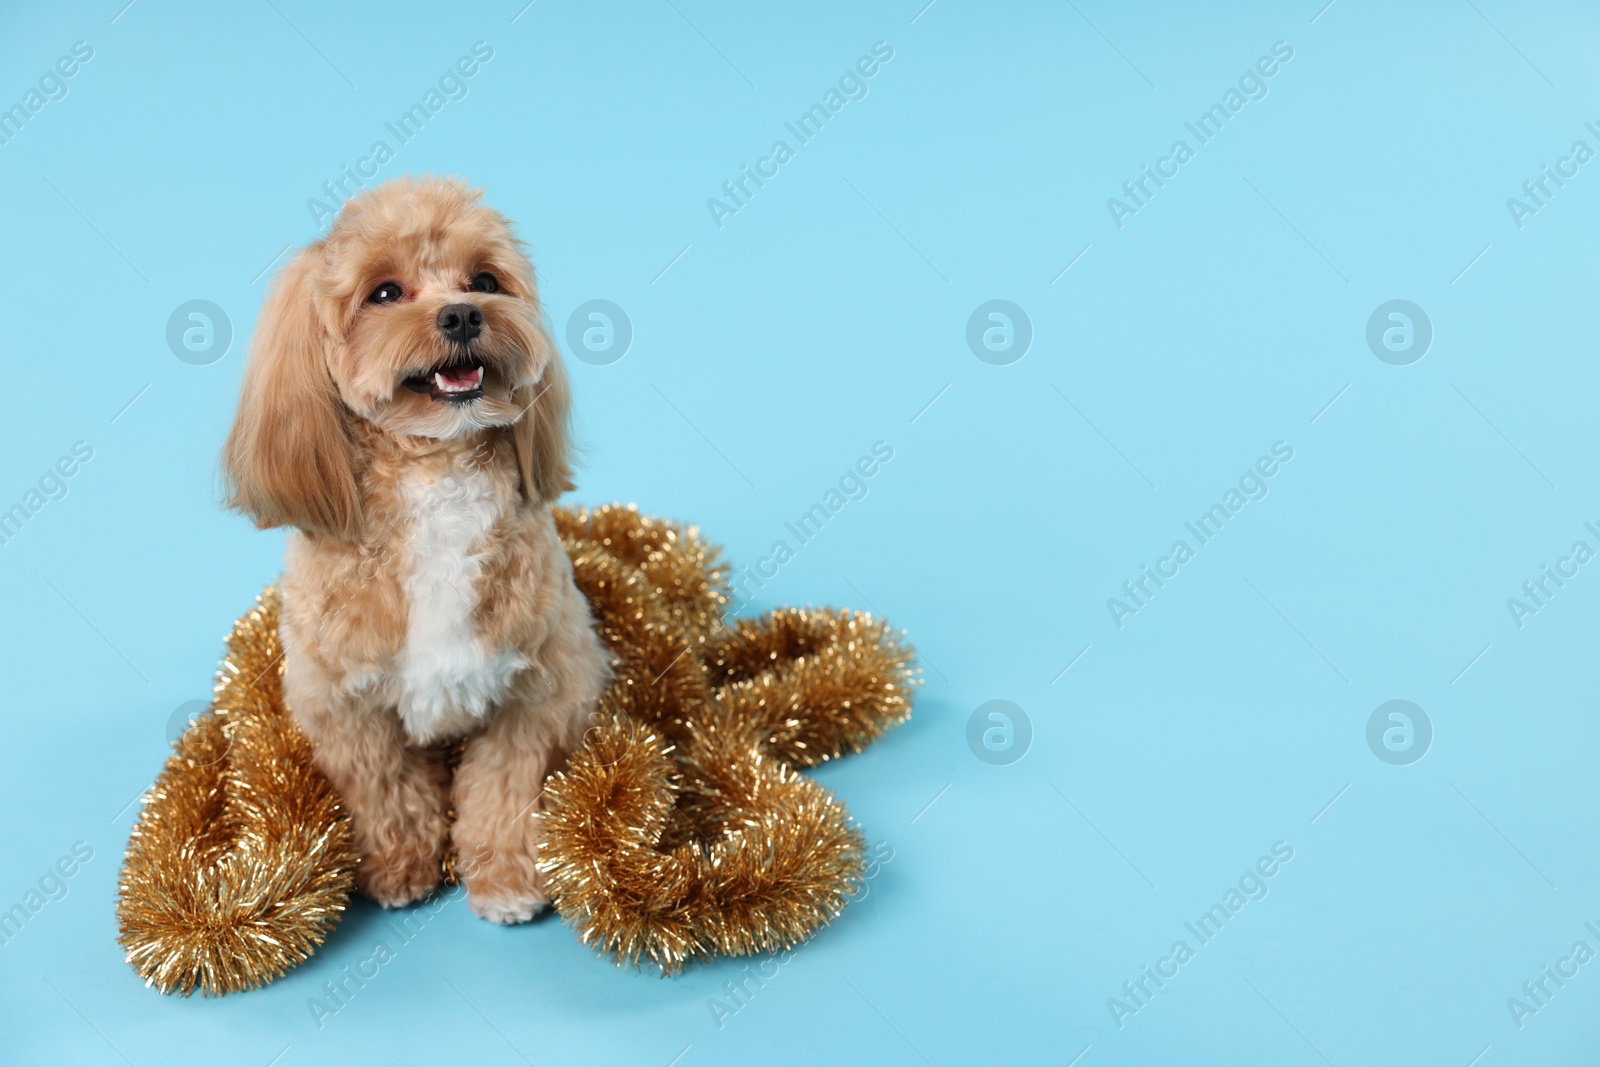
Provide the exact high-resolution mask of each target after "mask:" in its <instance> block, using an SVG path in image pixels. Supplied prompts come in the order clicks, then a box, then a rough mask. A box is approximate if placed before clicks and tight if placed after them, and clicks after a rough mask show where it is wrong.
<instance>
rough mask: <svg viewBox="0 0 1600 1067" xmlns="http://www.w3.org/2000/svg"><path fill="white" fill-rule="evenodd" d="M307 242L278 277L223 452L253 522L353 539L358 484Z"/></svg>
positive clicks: (315, 252)
mask: <svg viewBox="0 0 1600 1067" xmlns="http://www.w3.org/2000/svg"><path fill="white" fill-rule="evenodd" d="M321 255H322V245H321V243H320V242H318V243H317V244H314V245H311V246H310V247H308V248H306V249H305V250H304V251H302V252H301V253H300V255H299V256H297V257H296V258H295V259H294V261H293V262H291V263H290V264H289V265H288V266H287V267H285V268H283V270H282V271H281V272H280V273H279V274H278V277H277V278H276V279H275V280H274V281H273V285H272V290H271V292H270V293H268V295H267V301H266V304H265V305H264V306H263V307H262V309H261V318H260V320H259V323H258V325H257V328H256V336H255V339H254V340H253V341H252V342H251V345H250V365H249V366H248V367H247V368H246V369H245V375H244V389H243V390H242V392H241V394H240V397H239V414H238V415H237V416H236V417H235V419H234V422H233V430H232V432H230V433H229V434H228V443H227V445H226V446H225V447H224V448H223V453H222V464H223V475H224V479H225V482H226V491H227V503H228V506H229V507H231V508H233V509H235V510H237V511H241V512H243V513H244V514H246V515H248V516H250V517H251V518H252V519H254V520H255V523H256V525H257V526H259V527H261V528H263V529H265V528H267V527H270V526H297V527H299V528H300V529H302V530H305V531H307V532H310V533H320V534H328V535H331V536H334V537H340V538H347V539H352V540H353V539H355V538H357V537H359V536H360V529H361V490H360V487H359V485H358V484H357V482H356V471H355V466H356V458H355V448H354V445H353V443H352V441H351V437H350V427H349V423H348V419H349V417H350V416H349V414H348V413H347V412H346V411H345V409H344V405H343V403H342V402H341V401H340V399H339V394H338V390H337V389H336V388H335V386H334V384H333V378H332V376H331V374H330V373H329V370H328V360H327V348H328V345H329V338H328V335H327V332H326V331H325V330H324V329H323V326H322V322H321V320H320V318H319V317H318V315H317V313H316V307H315V303H314V301H313V293H312V288H311V285H312V283H311V273H312V271H313V270H314V269H315V267H316V265H317V263H318V261H319V260H320V258H321Z"/></svg>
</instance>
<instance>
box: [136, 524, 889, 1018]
mask: <svg viewBox="0 0 1600 1067" xmlns="http://www.w3.org/2000/svg"><path fill="white" fill-rule="evenodd" d="M555 518H556V524H557V528H558V530H559V532H560V535H561V538H562V542H563V544H564V545H565V547H566V549H567V552H568V555H569V556H570V557H571V560H572V567H573V575H574V578H575V580H576V581H577V584H578V587H579V589H581V590H582V591H583V593H584V594H585V596H587V597H588V599H589V601H590V606H591V610H592V612H593V615H594V619H595V625H596V627H597V629H598V631H599V633H600V636H601V638H602V640H603V641H604V642H605V644H606V646H607V648H608V649H609V650H610V651H611V653H612V656H613V661H614V668H615V680H614V681H613V683H612V685H611V686H610V687H609V688H608V689H607V691H606V692H605V694H604V695H603V696H602V699H601V704H600V708H599V709H598V711H597V712H596V716H595V725H594V726H593V728H592V729H590V731H589V732H588V735H587V736H586V737H585V739H584V742H583V744H582V745H581V746H580V747H579V749H578V751H576V752H575V753H573V755H572V756H571V758H570V759H569V761H568V764H567V766H566V768H565V769H564V770H563V771H561V772H560V773H558V774H557V775H555V776H553V777H552V778H551V780H550V782H549V784H548V786H547V789H546V804H547V811H546V814H545V816H544V833H545V843H544V847H543V853H542V857H541V863H540V868H541V870H542V871H543V873H544V877H545V885H546V891H547V892H548V893H549V895H550V897H551V900H552V902H553V903H554V905H555V907H556V909H557V911H559V912H560V913H561V915H562V916H563V917H564V918H565V919H566V920H567V921H568V922H569V923H571V924H572V925H573V926H574V927H575V928H576V929H577V930H578V932H579V934H580V936H581V937H582V939H583V941H584V942H585V943H586V944H590V945H593V946H594V947H596V948H597V949H599V950H600V951H603V952H605V953H607V954H609V955H611V956H613V957H614V958H615V959H616V960H617V961H618V962H623V963H635V964H637V963H639V962H641V961H644V960H649V961H651V962H652V963H654V964H656V965H657V966H659V967H660V968H661V969H662V970H663V971H664V972H666V973H672V972H675V971H677V970H678V969H679V968H681V967H682V966H683V964H684V963H685V962H686V961H688V960H692V959H696V958H703V957H707V956H710V955H713V954H716V953H727V954H733V955H740V954H748V953H754V952H761V951H767V950H771V949H776V948H781V947H784V946H789V945H793V944H796V943H798V942H800V941H803V940H804V939H805V938H806V937H808V936H810V934H811V933H812V932H813V931H815V930H816V928H817V927H818V926H820V925H822V924H823V923H826V922H828V921H829V920H830V919H832V918H833V917H834V916H836V915H838V914H839V912H840V911H841V910H842V908H843V906H844V904H845V902H846V900H847V897H848V894H849V893H850V892H851V890H852V888H853V885H854V883H855V881H856V879H858V878H859V877H860V874H861V872H862V870H863V866H864V849H863V842H862V839H861V836H860V834H859V832H858V831H857V830H856V829H855V828H854V827H853V825H852V824H851V822H850V820H849V817H848V815H847V814H846V812H845V810H844V807H843V806H842V805H841V804H840V803H839V802H838V801H837V800H836V799H834V797H833V796H832V795H831V794H830V793H829V792H828V791H827V790H826V789H824V788H822V787H821V786H819V785H817V784H816V783H815V782H813V781H811V780H809V779H807V778H805V777H803V776H801V775H800V774H799V773H798V770H797V768H800V767H807V766H814V765H816V764H818V763H821V762H823V761H825V760H829V759H833V758H835V757H838V756H841V755H843V754H845V753H847V752H857V751H860V750H861V749H862V748H863V747H865V746H866V745H867V744H868V743H870V742H871V741H872V740H873V739H874V738H876V737H878V736H879V735H880V734H882V733H883V731H884V730H886V729H888V728H889V727H890V726H893V725H894V724H896V723H898V722H900V721H903V720H904V719H905V718H906V717H907V716H908V715H909V714H910V695H911V691H912V689H913V687H914V686H915V685H916V683H917V678H916V672H915V670H914V669H913V668H912V666H911V653H910V652H909V650H908V649H907V648H906V646H905V645H903V644H902V643H901V642H900V641H899V639H898V635H897V634H896V633H895V632H894V631H893V630H891V629H890V628H889V627H888V626H887V624H885V623H884V622H883V621H882V620H877V619H873V618H872V617H870V616H868V615H865V614H861V613H858V612H850V611H810V610H805V611H802V610H798V609H792V608H786V609H781V610H779V611H775V612H773V613H771V614H770V615H768V616H765V617H764V618H762V619H758V620H749V619H743V620H738V621H737V622H734V623H733V624H732V625H724V623H723V619H722V615H723V612H724V611H725V610H726V607H727V605H728V603H729V598H728V595H727V589H726V585H725V568H724V567H723V566H722V565H721V564H720V563H719V562H718V560H717V552H716V550H715V549H714V548H713V547H711V546H709V545H707V544H705V543H704V542H702V541H701V540H700V538H699V535H698V532H697V531H696V530H694V529H693V528H688V529H685V528H682V527H679V526H677V525H675V524H673V523H670V522H666V521H663V520H661V519H655V518H650V517H648V516H643V515H640V514H639V513H638V511H637V509H635V508H632V507H623V506H619V505H608V506H606V507H602V508H598V509H595V510H592V511H566V510H557V511H555ZM277 609H278V601H277V595H276V592H275V591H274V590H272V589H270V588H269V589H268V590H267V591H266V592H265V593H263V594H262V596H261V597H260V598H259V600H258V601H257V603H256V605H255V607H253V608H252V609H251V610H250V611H249V612H248V613H247V614H246V615H245V616H244V617H243V618H241V619H240V620H239V622H238V623H237V624H236V625H235V627H234V630H233V633H232V635H231V636H230V637H229V639H228V652H227V655H226V657H225V658H224V660H223V664H222V667H221V669H220V671H219V675H218V682H217V687H216V693H215V698H214V700H213V704H212V708H211V711H210V712H209V713H207V714H206V715H205V716H203V717H201V718H200V719H199V720H198V721H197V722H196V723H195V724H193V725H192V726H191V727H190V728H189V730H188V731H187V732H186V733H185V734H184V735H183V737H182V738H180V739H179V741H178V743H177V745H176V750H175V752H174V754H173V756H172V757H171V758H170V759H169V760H168V761H167V766H166V768H165V769H164V770H163V771H162V773H161V776H160V777H159V778H158V779H157V781H156V784H155V785H154V786H153V787H152V788H151V790H150V792H149V793H147V794H146V796H145V798H144V800H145V803H144V810H143V812H142V813H141V815H140V817H139V821H138V824H137V825H136V827H135V829H134V832H133V836H132V838H131V840H130V841H129V846H128V853H127V858H126V860H125V862H124V865H123V870H122V876H121V882H120V891H119V896H118V902H117V912H118V921H119V927H120V933H119V937H118V940H119V941H120V943H121V944H122V945H123V947H124V948H125V949H126V950H127V958H128V962H129V963H130V964H132V965H133V967H134V968H135V970H136V971H137V972H138V973H139V974H140V976H141V977H143V978H144V979H145V980H146V983H147V984H150V985H153V986H155V987H156V988H158V989H159V990H161V992H163V993H168V992H172V991H174V990H178V991H181V992H183V993H185V994H189V993H192V992H193V991H194V990H195V989H196V988H198V989H200V990H202V991H203V992H205V993H208V994H220V993H226V992H232V991H234V990H239V989H248V988H253V987H255V986H259V985H262V984H264V983H266V982H268V981H271V980H272V979H273V978H276V977H278V976H279V975H282V974H283V973H285V972H286V971H287V970H288V969H289V968H290V967H292V966H295V965H296V964H298V963H300V962H302V961H304V960H305V959H306V958H307V957H308V956H310V954H311V953H312V952H313V951H314V950H315V949H316V947H317V946H318V945H320V944H321V943H322V941H323V940H324V938H326V937H327V935H328V932H329V931H330V930H331V929H332V927H333V926H334V924H335V923H337V922H338V919H339V917H340V915H341V913H342V912H343V910H344V907H345V904H346V903H347V901H348V899H349V895H350V892H351V888H352V885H353V871H354V869H355V865H356V859H357V857H356V854H355V850H354V846H353V843H352V840H351V836H350V831H349V824H348V821H347V819H346V817H345V816H344V814H343V812H342V811H341V809H340V806H339V801H338V798H337V796H336V795H335V794H334V792H333V789H332V787H331V786H330V785H329V784H328V782H327V781H326V780H325V779H324V778H323V777H322V775H321V774H320V773H318V772H317V770H316V769H315V767H314V766H313V765H312V762H311V749H310V744H309V742H308V741H307V740H306V739H305V738H304V737H303V736H302V735H301V734H300V732H299V730H298V729H296V727H295V726H294V723H293V721H292V719H291V718H290V717H289V716H288V715H287V714H286V713H285V711H284V707H283V699H282V690H281V672H282V662H281V659H282V654H281V649H280V648H279V645H278V635H277ZM447 873H448V872H447Z"/></svg>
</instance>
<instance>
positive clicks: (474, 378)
mask: <svg viewBox="0 0 1600 1067" xmlns="http://www.w3.org/2000/svg"><path fill="white" fill-rule="evenodd" d="M400 384H401V385H403V386H405V387H406V388H407V389H410V390H411V391H412V392H413V393H426V394H427V395H428V396H430V397H432V398H433V399H434V400H443V401H446V402H447V403H452V404H464V403H467V402H469V401H473V400H477V399H478V398H479V397H481V396H483V364H482V363H479V362H478V361H477V360H476V359H473V358H472V357H471V356H456V357H454V358H452V359H451V360H450V362H449V363H445V364H442V365H440V366H437V367H434V368H433V369H432V370H427V371H424V372H422V373H421V374H413V375H412V376H411V377H409V378H407V379H405V380H404V381H402V382H401V383H400Z"/></svg>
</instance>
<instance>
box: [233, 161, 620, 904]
mask: <svg viewBox="0 0 1600 1067" xmlns="http://www.w3.org/2000/svg"><path fill="white" fill-rule="evenodd" d="M570 407H571V393H570V389H569V385H568V380H567V376H566V372H565V370H564V369H563V367H562V363H561V359H560V356H559V353H558V352H557V350H556V348H555V345H554V344H553V343H552V342H551V340H550V336H549V333H548V331H547V330H546V328H545V327H544V325H543V314H542V309H541V306H540V303H539V296H538V291H537V289H536V287H535V278H534V270H533V266H532V264H531V263H530V262H529V260H528V257H527V256H526V255H525V254H524V252H523V251H522V246H521V244H520V243H519V242H518V240H517V239H516V237H515V236H514V234H513V232H512V228H511V225H510V224H509V223H508V222H507V220H506V219H505V218H504V217H503V216H501V215H500V214H499V213H497V212H495V211H493V210H491V209H490V208H488V207H486V206H484V204H483V203H482V193H481V191H474V190H471V189H469V188H468V187H467V186H466V185H464V184H463V183H461V182H458V181H455V180H444V179H436V178H425V179H409V178H408V179H397V180H393V181H389V182H386V183H384V184H382V185H379V186H376V187H374V188H372V189H370V190H367V191H364V192H362V193H361V194H359V195H357V196H356V197H354V198H352V199H351V200H350V201H348V202H347V203H346V204H345V205H344V206H343V208H342V210H341V211H340V213H339V215H338V217H337V218H336V219H335V220H334V222H333V224H332V226H331V227H330V229H329V231H328V234H327V236H326V237H325V238H324V239H322V240H319V241H316V242H314V243H313V244H311V245H309V246H308V247H306V248H305V249H303V250H302V251H301V252H300V253H299V254H298V256H297V257H296V258H295V259H294V260H292V261H291V262H290V263H289V264H288V265H287V266H285V267H284V268H283V269H282V270H281V271H280V272H279V274H278V276H277V277H276V278H275V279H274V282H273V286H272V289H271V291H270V292H269V294H268V296H267V299H266V302H265V304H264V306H263V309H262V312H261V318H260V322H259V325H258V327H257V330H256V334H255V337H254V339H253V342H252V345H251V350H250V355H249V362H248V366H247V368H246V370H245V375H244V384H243V389H242V392H241V397H240V401H239V409H238V414H237V417H236V419H235V421H234V424H233V427H232V430H231V432H230V433H229V436H228V439H227V444H226V446H225V448H224V450H223V459H222V463H223V474H224V481H225V488H226V500H227V503H228V505H229V506H230V507H232V508H233V509H235V510H237V511H240V512H242V513H244V514H245V515H247V516H249V517H250V518H252V519H253V520H254V521H255V523H256V525H257V526H258V527H261V528H269V527H280V526H286V527H292V528H293V529H292V532H291V533H290V536H289V544H288V551H287V563H286V567H285V571H284V575H283V579H282V581H281V583H280V585H279V589H280V594H281V597H282V608H281V619H282V621H281V624H280V637H281V640H282V646H283V666H282V670H283V693H284V699H285V702H286V704H287V706H288V709H289V713H290V714H291V715H292V717H293V719H294V722H295V723H296V724H297V725H298V726H299V727H300V729H301V730H302V731H303V732H304V733H305V735H306V737H308V738H309V739H310V741H311V745H312V751H313V759H314V761H315V763H316V765H317V767H318V768H319V769H320V770H321V771H322V772H323V773H324V774H325V775H326V776H327V778H328V779H329V781H331V782H332V784H333V786H334V788H335V789H336V790H337V791H338V793H339V796H340V798H341V800H342V801H343V803H344V805H345V808H346V809H347V810H348V812H349V815H350V822H351V828H352V831H353V834H354V839H355V845H356V848H357V851H358V852H359V854H360V857H361V859H360V863H359V865H358V867H357V873H356V885H357V888H358V889H359V890H361V891H362V892H363V893H364V894H365V895H366V896H368V897H370V898H372V899H373V900H375V901H376V902H377V903H379V904H381V905H383V906H385V907H399V906H401V905H404V904H408V903H410V902H412V901H415V900H418V899H421V898H423V897H425V896H427V895H428V894H429V893H431V892H432V891H433V890H434V889H435V888H437V887H438V885H439V884H440V883H441V881H442V879H443V874H442V861H443V857H444V855H445V848H446V845H447V843H449V844H453V845H454V847H455V852H456V855H457V857H458V861H457V870H458V872H459V873H460V874H461V876H462V879H463V881H464V882H465V885H466V889H467V903H468V906H469V907H470V908H471V909H472V911H473V913H474V914H476V915H478V916H480V917H481V918H484V919H487V920H489V921H491V922H496V923H518V922H525V921H527V920H529V919H531V918H532V917H533V916H534V915H535V914H537V913H538V912H539V911H540V910H542V909H543V908H544V906H545V905H546V904H547V903H548V901H547V898H546V896H545V893H544V891H543V888H542V884H541V879H540V874H539V870H538V866H537V863H538V859H539V837H540V834H539V818H540V811H541V793H542V790H543V786H544V781H545V778H546V777H547V776H548V775H549V774H550V773H551V772H552V771H553V770H555V769H557V768H559V766H560V765H561V763H562V761H563V760H564V758H565V756H566V754H567V753H568V752H570V751H571V750H572V748H573V747H574V746H575V745H576V744H578V743H579V742H580V740H581V738H582V736H583V733H584V730H585V729H586V728H587V726H588V725H589V724H590V722H591V715H592V713H593V711H594V710H595V708H596V707H597V704H598V701H599V697H600V694H601V691H602V690H603V689H604V687H605V685H606V684H607V682H608V681H609V679H610V676H611V662H610V659H609V657H608V656H607V654H606V653H605V651H604V649H603V647H602V645H601V642H600V639H599V637H598V636H597V634H596V632H595V627H594V624H593V620H592V619H591V616H590V613H589V606H588V602H587V601H586V600H585V598H584V597H583V595H582V594H581V593H580V592H579V591H578V589H577V587H576V586H575V585H574V584H573V577H572V565H571V562H570V561H569V559H568V557H567V554H566V552H565V551H563V549H562V546H561V542H560V540H559V538H558V536H557V533H556V527H555V523H554V521H553V519H552V517H551V514H550V504H551V501H552V500H554V499H555V498H556V497H557V496H558V495H560V494H561V493H562V492H563V491H565V490H567V489H570V488H572V482H571V455H570V445H569V432H568V418H569V409H570ZM452 746H459V764H458V765H457V766H456V767H455V769H454V773H453V774H452V773H451V771H450V769H449V766H448V761H447V759H446V755H445V754H446V752H447V751H448V750H449V749H450V748H451V747H452ZM452 811H453V820H452V814H451V813H452Z"/></svg>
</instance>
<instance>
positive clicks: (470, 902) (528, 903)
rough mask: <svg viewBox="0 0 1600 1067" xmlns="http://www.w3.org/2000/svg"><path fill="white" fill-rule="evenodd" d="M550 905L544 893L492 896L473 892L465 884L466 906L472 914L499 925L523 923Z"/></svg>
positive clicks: (469, 886) (499, 894)
mask: <svg viewBox="0 0 1600 1067" xmlns="http://www.w3.org/2000/svg"><path fill="white" fill-rule="evenodd" d="M549 906H550V901H548V900H546V899H545V897H544V894H542V893H533V894H522V895H516V894H508V893H498V894H495V895H493V896H490V895H487V894H481V893H474V892H473V891H472V887H471V885H470V884H469V885H468V886H467V907H469V908H471V909H472V914H474V915H476V916H477V917H478V918H480V919H487V920H488V921H489V922H492V923H499V924H500V925H501V926H515V925H516V924H517V923H525V922H527V921H528V920H529V919H532V918H533V917H534V916H535V915H538V914H539V913H540V912H541V911H544V910H545V909H546V908H548V907H549Z"/></svg>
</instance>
